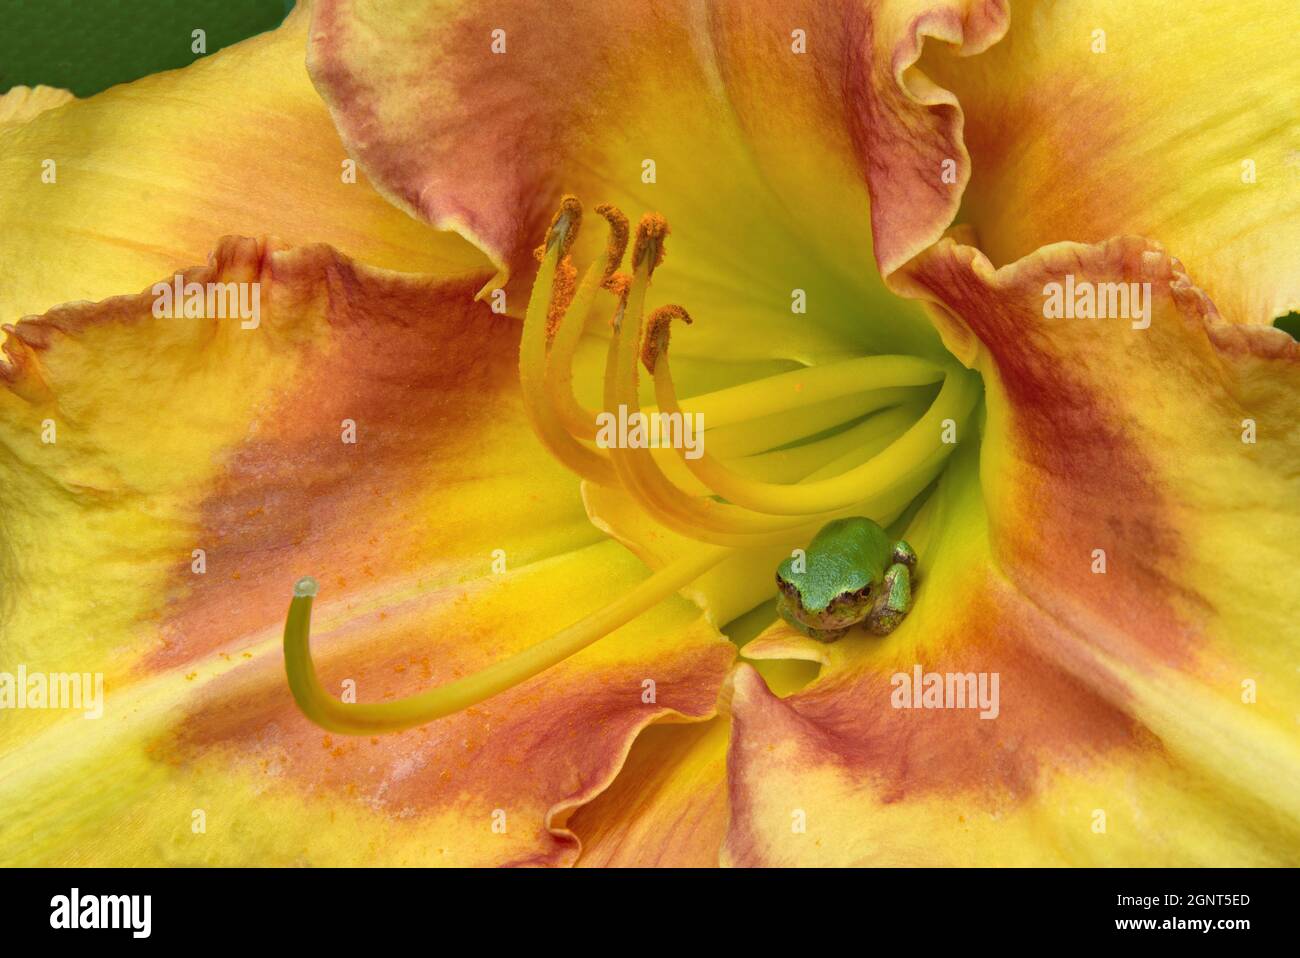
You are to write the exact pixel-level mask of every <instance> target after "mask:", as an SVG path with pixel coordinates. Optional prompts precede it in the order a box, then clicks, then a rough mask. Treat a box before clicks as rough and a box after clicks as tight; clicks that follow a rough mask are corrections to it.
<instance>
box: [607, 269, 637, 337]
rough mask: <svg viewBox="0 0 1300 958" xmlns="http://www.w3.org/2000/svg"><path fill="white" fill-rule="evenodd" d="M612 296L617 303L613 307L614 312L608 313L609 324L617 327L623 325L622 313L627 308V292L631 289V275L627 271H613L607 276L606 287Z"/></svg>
mask: <svg viewBox="0 0 1300 958" xmlns="http://www.w3.org/2000/svg"><path fill="white" fill-rule="evenodd" d="M607 288H608V289H609V291H610V292H611V293H613V294H614V298H615V299H617V300H618V305H616V306H615V307H614V312H613V313H612V314H610V317H609V325H610V326H612V327H614V329H618V328H619V327H620V326H622V325H623V313H624V311H626V309H627V294H628V292H629V291H630V290H631V289H632V277H631V276H629V275H627V273H615V274H614V275H613V276H611V277H610V278H609V286H608V287H607Z"/></svg>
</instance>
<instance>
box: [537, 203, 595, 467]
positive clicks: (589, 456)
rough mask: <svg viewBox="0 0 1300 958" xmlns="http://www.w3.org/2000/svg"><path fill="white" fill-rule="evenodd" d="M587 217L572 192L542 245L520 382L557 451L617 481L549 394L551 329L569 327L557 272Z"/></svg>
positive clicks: (540, 429)
mask: <svg viewBox="0 0 1300 958" xmlns="http://www.w3.org/2000/svg"><path fill="white" fill-rule="evenodd" d="M581 220H582V207H581V205H580V204H579V203H578V201H577V199H576V198H575V197H572V196H566V197H565V198H564V200H563V202H562V203H561V205H560V209H559V211H558V212H557V213H556V214H555V218H554V219H553V220H552V221H551V228H550V229H549V230H548V231H547V236H546V242H545V243H543V244H542V246H541V247H539V249H538V252H539V253H540V255H541V263H540V265H539V266H538V268H537V278H536V279H535V280H534V281H533V290H532V293H531V295H530V296H529V298H528V309H527V311H526V312H525V313H524V330H523V335H522V337H521V339H520V342H519V386H520V390H521V392H522V393H523V401H524V411H525V412H526V413H527V414H528V419H529V422H530V423H532V426H533V431H534V432H536V433H537V436H538V438H539V439H540V440H541V441H542V443H543V445H545V446H546V448H547V449H548V450H550V452H551V454H552V455H553V456H555V458H556V459H558V460H560V462H562V463H564V465H566V466H567V467H568V468H569V469H570V470H572V471H573V472H576V473H577V474H578V475H580V476H582V477H583V478H585V479H590V480H591V481H593V482H597V483H600V484H601V485H614V484H616V482H617V479H616V477H615V474H614V470H613V469H612V468H611V467H610V464H609V461H608V460H607V459H606V458H605V457H603V456H602V455H600V454H599V453H598V452H596V451H595V450H592V449H589V448H588V447H586V446H584V445H582V444H581V443H580V442H578V441H577V440H576V439H574V438H573V436H571V435H570V434H569V433H568V432H567V431H566V430H565V429H564V428H563V426H562V425H561V423H560V421H559V420H558V419H557V417H556V414H555V410H554V409H553V407H552V406H551V405H550V404H549V403H548V402H547V397H546V341H547V335H546V332H547V328H548V327H550V326H552V325H555V326H556V327H557V328H563V322H562V320H563V312H561V313H560V314H559V315H558V316H553V315H552V308H551V307H552V304H553V303H554V302H555V287H556V277H557V274H558V273H559V269H560V262H561V259H562V257H564V256H565V254H566V253H567V251H568V249H569V248H570V247H571V246H572V245H573V241H574V240H575V239H577V234H578V224H579V223H580V222H581Z"/></svg>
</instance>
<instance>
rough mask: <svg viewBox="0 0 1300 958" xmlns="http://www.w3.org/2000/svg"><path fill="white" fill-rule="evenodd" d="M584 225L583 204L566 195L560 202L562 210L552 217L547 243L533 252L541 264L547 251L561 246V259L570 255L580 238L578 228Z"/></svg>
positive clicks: (547, 231) (575, 198) (569, 194)
mask: <svg viewBox="0 0 1300 958" xmlns="http://www.w3.org/2000/svg"><path fill="white" fill-rule="evenodd" d="M581 225H582V202H581V201H580V200H579V199H578V198H577V197H576V196H574V195H573V194H571V193H568V194H565V195H564V197H563V198H561V200H560V208H559V209H557V210H556V211H555V215H554V216H552V217H551V225H550V226H548V227H547V228H546V241H545V242H543V243H542V245H541V246H539V247H537V249H536V250H534V251H533V255H534V256H535V257H536V258H537V261H538V262H539V263H540V262H541V260H542V257H543V256H545V255H546V251H547V250H548V249H550V248H551V247H552V246H554V245H555V243H556V242H558V243H559V244H560V259H561V260H563V259H564V257H566V256H568V255H569V250H570V249H572V248H573V243H574V240H576V239H577V238H578V228H579V227H580V226H581Z"/></svg>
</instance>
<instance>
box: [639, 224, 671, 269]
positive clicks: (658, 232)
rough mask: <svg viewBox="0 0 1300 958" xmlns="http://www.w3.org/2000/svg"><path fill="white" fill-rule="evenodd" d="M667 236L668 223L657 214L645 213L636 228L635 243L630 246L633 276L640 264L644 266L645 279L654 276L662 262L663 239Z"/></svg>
mask: <svg viewBox="0 0 1300 958" xmlns="http://www.w3.org/2000/svg"><path fill="white" fill-rule="evenodd" d="M667 236H668V221H667V220H666V219H664V218H663V216H661V215H660V214H658V213H646V214H645V215H644V216H642V217H641V222H640V223H638V224H637V227H636V243H635V244H634V245H633V246H632V273H633V275H634V276H635V275H636V271H637V270H639V269H640V268H641V266H642V264H645V266H646V279H649V278H650V277H651V276H653V275H654V271H655V270H657V269H658V268H659V264H660V263H662V262H663V261H664V254H665V252H666V251H665V250H664V239H665V238H666V237H667ZM647 258H648V261H647Z"/></svg>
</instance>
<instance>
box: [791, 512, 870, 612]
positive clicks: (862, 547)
mask: <svg viewBox="0 0 1300 958" xmlns="http://www.w3.org/2000/svg"><path fill="white" fill-rule="evenodd" d="M890 551H891V545H890V542H889V537H888V536H887V535H886V534H885V530H884V529H882V528H880V526H879V525H878V524H877V523H875V522H873V521H872V520H870V519H866V518H863V517H861V516H852V517H850V518H847V519H837V520H835V521H834V522H829V523H827V524H826V525H825V526H823V527H822V530H821V531H820V532H818V533H817V535H816V536H815V537H814V538H813V541H812V542H811V543H809V545H808V549H807V561H806V562H805V570H804V571H803V572H794V571H793V569H794V559H793V558H790V559H786V560H785V562H783V563H781V569H780V572H781V576H782V577H783V578H784V579H785V580H786V581H788V582H790V583H792V584H794V585H795V587H796V588H798V590H799V595H800V598H801V601H802V603H803V607H804V608H805V609H807V610H808V611H810V612H819V611H822V610H824V609H826V608H827V607H828V606H829V605H830V604H831V602H832V601H834V599H835V598H836V597H837V596H839V595H840V594H841V593H844V592H854V591H857V590H860V589H865V588H867V587H868V586H870V585H871V584H872V583H873V582H879V581H880V579H881V578H882V576H883V575H884V572H885V567H886V565H887V564H888V559H889V555H890Z"/></svg>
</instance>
